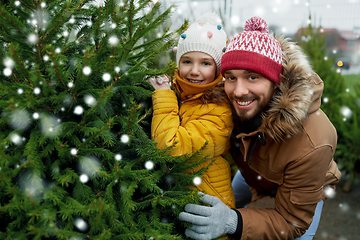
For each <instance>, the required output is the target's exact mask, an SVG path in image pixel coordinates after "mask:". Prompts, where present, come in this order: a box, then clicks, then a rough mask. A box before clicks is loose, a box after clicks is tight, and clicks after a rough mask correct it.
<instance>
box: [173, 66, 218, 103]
mask: <svg viewBox="0 0 360 240" xmlns="http://www.w3.org/2000/svg"><path fill="white" fill-rule="evenodd" d="M174 75H175V80H174V82H173V85H174V87H175V89H176V91H177V92H178V93H180V94H181V100H183V101H185V100H187V99H189V98H191V99H196V98H199V97H201V95H202V94H203V93H204V92H205V91H207V90H209V89H212V88H213V87H215V86H216V85H217V84H218V83H219V82H220V81H221V80H222V79H223V77H222V75H221V74H220V75H219V76H218V77H217V78H216V79H215V80H214V81H212V82H211V83H208V84H204V85H197V84H192V83H189V82H188V81H185V80H183V79H182V78H180V76H179V72H178V70H176V71H175V74H174Z"/></svg>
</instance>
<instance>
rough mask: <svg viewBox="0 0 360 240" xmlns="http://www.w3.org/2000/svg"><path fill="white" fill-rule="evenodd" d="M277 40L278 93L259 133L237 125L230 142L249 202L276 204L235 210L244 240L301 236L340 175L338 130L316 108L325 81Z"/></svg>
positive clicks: (296, 49)
mask: <svg viewBox="0 0 360 240" xmlns="http://www.w3.org/2000/svg"><path fill="white" fill-rule="evenodd" d="M278 41H279V42H280V44H281V46H282V50H283V67H284V70H283V75H282V76H281V83H280V85H279V94H278V95H277V96H275V97H274V99H273V101H272V102H271V103H270V105H269V110H268V111H266V113H265V115H264V116H263V117H262V123H261V126H260V127H259V128H258V130H256V131H254V132H251V133H249V134H246V133H244V132H242V130H241V129H239V127H238V126H237V127H235V131H237V133H236V137H235V138H234V141H233V142H232V149H231V154H232V156H233V158H234V161H235V162H236V164H237V165H238V167H239V169H240V170H241V172H242V175H243V176H244V178H245V180H246V182H247V183H248V184H249V186H250V188H251V190H252V193H253V201H255V200H257V199H259V198H261V197H263V196H271V197H274V199H275V207H274V208H267V209H251V208H241V209H238V211H239V212H240V213H241V216H242V219H243V226H242V227H243V228H242V237H241V239H242V240H245V239H246V240H247V239H254V240H259V239H286V240H288V239H295V238H297V237H300V236H301V235H303V234H304V233H305V231H306V230H307V228H308V227H309V226H310V224H311V222H312V217H313V215H314V212H315V208H316V205H317V203H318V202H319V201H320V200H322V199H324V198H325V195H324V186H326V185H334V184H335V183H337V182H338V181H339V178H340V175H341V174H340V172H339V170H338V168H337V165H336V163H335V162H334V160H333V155H334V152H335V149H336V142H337V134H336V130H335V128H334V126H333V125H332V123H331V122H330V121H329V119H328V118H327V116H326V115H325V114H324V112H323V111H322V110H321V109H320V105H321V95H322V91H323V87H324V84H323V81H322V80H321V79H320V78H319V76H317V75H316V74H315V73H314V72H313V70H312V69H311V66H310V65H309V63H308V61H307V60H306V57H305V55H304V54H303V53H302V52H301V50H300V48H299V47H298V46H296V44H295V43H292V42H289V41H288V40H285V39H278ZM235 124H236V123H235Z"/></svg>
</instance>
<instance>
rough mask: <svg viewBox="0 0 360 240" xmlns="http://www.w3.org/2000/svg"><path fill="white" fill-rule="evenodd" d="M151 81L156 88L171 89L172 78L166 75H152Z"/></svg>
mask: <svg viewBox="0 0 360 240" xmlns="http://www.w3.org/2000/svg"><path fill="white" fill-rule="evenodd" d="M148 81H149V83H150V84H151V85H152V86H153V87H154V88H155V90H156V89H170V79H169V77H168V76H166V75H162V76H158V77H151V78H149V80H148Z"/></svg>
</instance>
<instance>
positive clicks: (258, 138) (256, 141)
mask: <svg viewBox="0 0 360 240" xmlns="http://www.w3.org/2000/svg"><path fill="white" fill-rule="evenodd" d="M259 140H260V141H261V145H263V146H265V145H266V141H265V138H264V136H263V135H262V134H261V133H260V132H259V133H258V134H257V136H256V138H253V140H252V141H254V142H255V143H254V146H253V148H252V149H251V153H250V161H249V164H250V165H251V163H252V157H253V154H254V151H255V148H256V146H257V143H258V142H259Z"/></svg>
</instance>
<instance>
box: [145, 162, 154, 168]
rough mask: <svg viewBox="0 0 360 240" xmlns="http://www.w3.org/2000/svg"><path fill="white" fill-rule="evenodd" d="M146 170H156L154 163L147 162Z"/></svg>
mask: <svg viewBox="0 0 360 240" xmlns="http://www.w3.org/2000/svg"><path fill="white" fill-rule="evenodd" d="M145 168H146V169H147V170H152V169H153V168H154V163H153V162H152V161H146V162H145Z"/></svg>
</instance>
